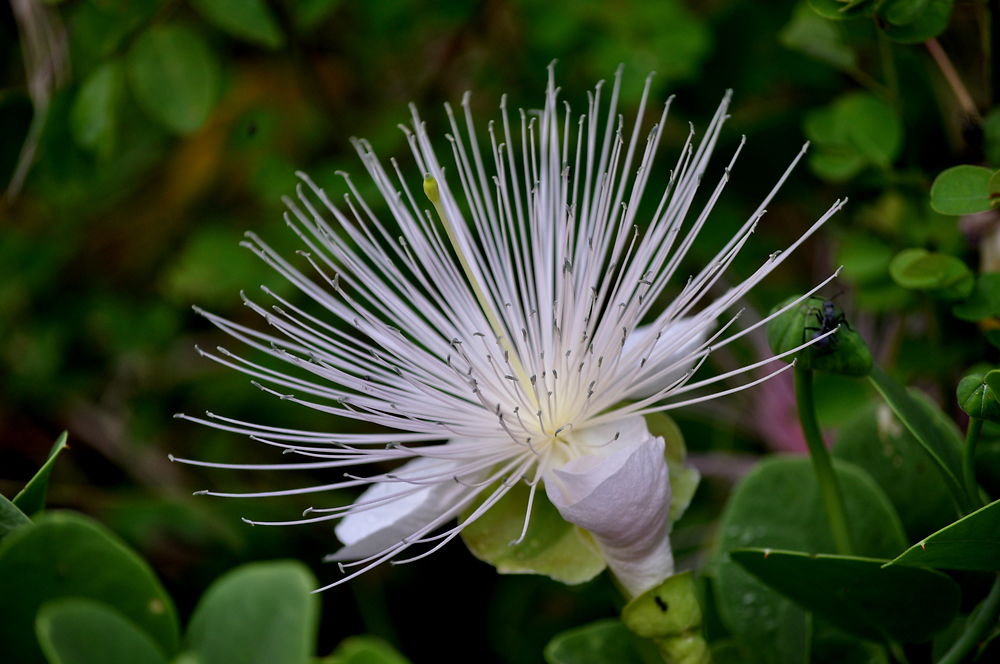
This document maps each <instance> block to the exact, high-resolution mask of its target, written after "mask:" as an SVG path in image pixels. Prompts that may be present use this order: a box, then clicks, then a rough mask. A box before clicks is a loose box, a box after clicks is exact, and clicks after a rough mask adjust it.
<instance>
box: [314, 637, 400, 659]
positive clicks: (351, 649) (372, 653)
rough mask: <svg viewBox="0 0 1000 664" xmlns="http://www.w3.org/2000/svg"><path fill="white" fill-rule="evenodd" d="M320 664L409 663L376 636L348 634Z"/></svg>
mask: <svg viewBox="0 0 1000 664" xmlns="http://www.w3.org/2000/svg"><path fill="white" fill-rule="evenodd" d="M321 662H322V664H409V662H410V660H408V659H406V658H405V657H403V656H402V655H401V654H400V653H399V652H398V651H397V650H396V649H395V648H393V647H392V646H390V645H389V644H388V643H386V642H385V641H383V640H382V639H380V638H378V637H377V636H367V635H365V636H350V637H348V638H346V639H344V640H343V641H341V642H340V643H339V644H338V645H337V649H336V650H334V651H333V654H332V655H330V656H329V657H324V658H323V659H322V660H321Z"/></svg>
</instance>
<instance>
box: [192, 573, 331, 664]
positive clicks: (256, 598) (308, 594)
mask: <svg viewBox="0 0 1000 664" xmlns="http://www.w3.org/2000/svg"><path fill="white" fill-rule="evenodd" d="M315 588H316V580H315V578H313V576H312V573H311V572H310V571H309V570H308V569H307V568H306V567H305V566H304V565H302V564H301V563H298V562H285V561H279V562H267V563H251V564H249V565H243V566H241V567H237V568H236V569H235V570H233V571H231V572H228V573H227V574H225V575H223V576H222V577H221V578H219V579H218V580H216V581H215V583H213V584H212V585H211V586H210V587H209V589H208V590H207V591H206V592H205V594H204V596H203V597H202V598H201V601H200V602H198V606H197V607H196V608H195V610H194V614H193V615H192V616H191V623H190V624H189V625H188V631H187V635H186V636H185V637H184V646H185V649H186V650H187V651H188V652H191V653H193V654H194V655H195V657H196V658H197V660H198V661H199V662H201V663H202V664H302V662H305V661H306V659H307V658H308V657H309V655H310V653H311V652H312V650H313V648H314V647H315V639H316V629H317V622H318V614H319V599H318V597H317V596H316V595H314V594H313V593H312V591H313V590H314V589H315Z"/></svg>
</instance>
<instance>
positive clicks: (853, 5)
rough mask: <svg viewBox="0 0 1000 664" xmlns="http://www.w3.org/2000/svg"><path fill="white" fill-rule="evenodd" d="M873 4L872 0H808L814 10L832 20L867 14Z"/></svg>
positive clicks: (869, 12)
mask: <svg viewBox="0 0 1000 664" xmlns="http://www.w3.org/2000/svg"><path fill="white" fill-rule="evenodd" d="M874 4H875V2H874V0H809V6H810V7H812V10H813V11H814V12H816V13H817V14H819V15H820V16H822V17H823V18H829V19H833V20H834V21H841V20H844V19H848V18H858V17H859V16H868V15H869V14H871V12H872V8H873V6H874Z"/></svg>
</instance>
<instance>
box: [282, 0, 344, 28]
mask: <svg viewBox="0 0 1000 664" xmlns="http://www.w3.org/2000/svg"><path fill="white" fill-rule="evenodd" d="M338 5H340V0H299V1H298V2H296V3H295V4H294V5H293V6H292V7H291V9H292V14H293V21H294V23H295V27H296V28H298V29H299V30H300V31H301V32H309V31H310V30H313V29H314V28H316V27H317V26H318V25H319V24H320V23H322V22H323V21H324V20H325V19H326V18H327V17H329V16H330V14H331V13H333V11H334V10H335V9H336V8H337V6H338Z"/></svg>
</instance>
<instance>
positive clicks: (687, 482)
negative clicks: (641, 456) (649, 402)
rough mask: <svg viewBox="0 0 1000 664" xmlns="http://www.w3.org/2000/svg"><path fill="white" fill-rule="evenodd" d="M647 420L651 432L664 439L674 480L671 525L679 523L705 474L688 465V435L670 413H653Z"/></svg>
mask: <svg viewBox="0 0 1000 664" xmlns="http://www.w3.org/2000/svg"><path fill="white" fill-rule="evenodd" d="M645 419H646V427H647V428H648V429H649V432H650V433H651V434H653V435H654V436H660V437H661V438H663V442H664V445H665V452H664V456H665V457H666V459H667V473H668V475H669V477H670V514H669V519H670V523H675V522H676V521H677V520H678V519H680V518H681V517H682V516H683V515H684V512H685V511H687V508H688V506H689V505H690V504H691V499H692V498H694V494H695V491H697V490H698V484H699V483H700V482H701V473H699V472H698V469H697V468H695V467H693V466H688V465H685V463H684V461H685V459H687V446H686V445H685V444H684V434H683V433H681V429H680V427H679V426H677V423H676V422H674V420H673V418H672V417H670V416H669V415H667V414H666V413H650V414H648V415H646V416H645Z"/></svg>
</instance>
